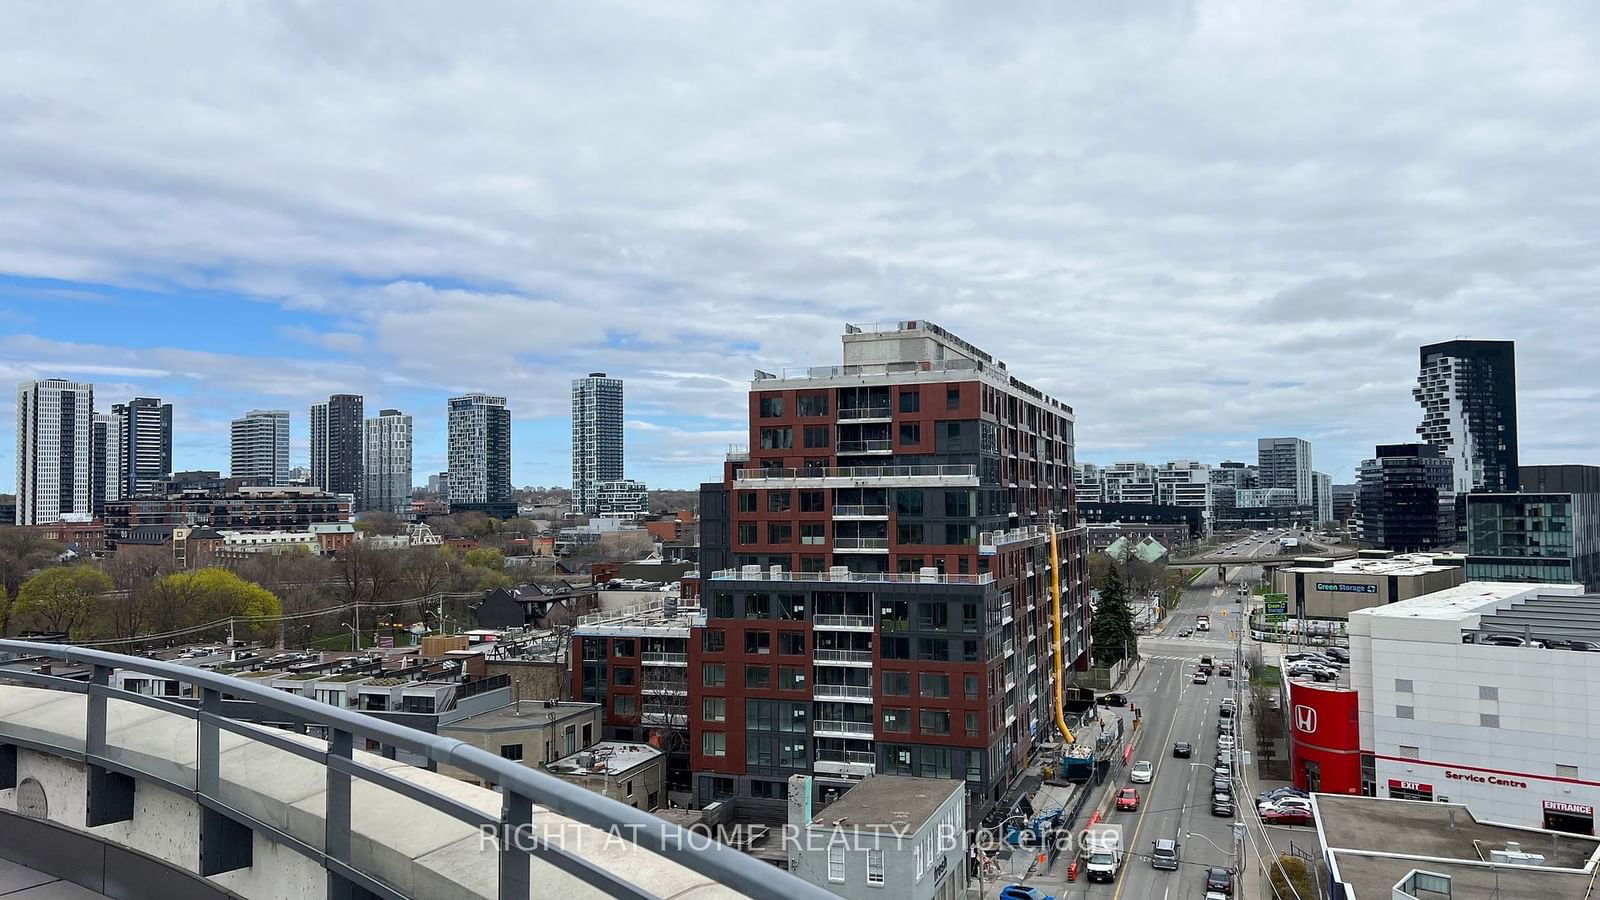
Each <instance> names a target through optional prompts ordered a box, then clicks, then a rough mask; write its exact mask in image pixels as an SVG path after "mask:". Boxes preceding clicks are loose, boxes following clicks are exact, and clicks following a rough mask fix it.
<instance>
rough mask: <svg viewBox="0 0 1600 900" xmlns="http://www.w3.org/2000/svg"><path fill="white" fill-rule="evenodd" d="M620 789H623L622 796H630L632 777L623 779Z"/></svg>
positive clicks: (631, 794) (631, 792) (631, 793)
mask: <svg viewBox="0 0 1600 900" xmlns="http://www.w3.org/2000/svg"><path fill="white" fill-rule="evenodd" d="M622 790H623V796H626V797H632V796H633V779H631V778H630V779H628V780H627V781H624V782H623V783H622Z"/></svg>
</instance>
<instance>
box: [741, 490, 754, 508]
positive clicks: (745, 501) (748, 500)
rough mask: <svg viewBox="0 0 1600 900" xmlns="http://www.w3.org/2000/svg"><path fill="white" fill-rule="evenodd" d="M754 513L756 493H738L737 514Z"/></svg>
mask: <svg viewBox="0 0 1600 900" xmlns="http://www.w3.org/2000/svg"><path fill="white" fill-rule="evenodd" d="M755 511H756V492H755V491H740V492H739V512H742V513H753V512H755Z"/></svg>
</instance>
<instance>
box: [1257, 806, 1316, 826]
mask: <svg viewBox="0 0 1600 900" xmlns="http://www.w3.org/2000/svg"><path fill="white" fill-rule="evenodd" d="M1261 821H1263V822H1265V823H1267V824H1268V825H1313V824H1315V823H1316V820H1315V819H1313V818H1312V817H1311V810H1309V809H1295V808H1293V807H1290V808H1288V809H1269V810H1267V811H1266V812H1264V813H1262V814H1261Z"/></svg>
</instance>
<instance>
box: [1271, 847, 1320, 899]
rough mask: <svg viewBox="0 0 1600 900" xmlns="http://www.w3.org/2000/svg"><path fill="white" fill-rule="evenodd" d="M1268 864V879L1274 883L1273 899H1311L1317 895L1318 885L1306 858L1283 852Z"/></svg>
mask: <svg viewBox="0 0 1600 900" xmlns="http://www.w3.org/2000/svg"><path fill="white" fill-rule="evenodd" d="M1268 865H1269V868H1268V869H1267V880H1268V881H1269V882H1271V883H1272V897H1273V900H1297V898H1298V900H1310V898H1314V897H1316V896H1317V886H1316V883H1315V882H1314V881H1313V879H1312V877H1311V868H1310V867H1309V866H1307V865H1306V861H1305V860H1303V859H1301V858H1300V857H1298V856H1295V855H1293V854H1291V853H1281V854H1279V855H1278V858H1277V860H1276V861H1275V862H1272V863H1269V864H1268Z"/></svg>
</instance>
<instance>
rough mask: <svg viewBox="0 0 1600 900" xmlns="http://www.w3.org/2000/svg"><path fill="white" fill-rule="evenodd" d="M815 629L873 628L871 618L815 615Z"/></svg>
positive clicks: (812, 619) (813, 618)
mask: <svg viewBox="0 0 1600 900" xmlns="http://www.w3.org/2000/svg"><path fill="white" fill-rule="evenodd" d="M811 626H812V627H813V628H865V629H868V630H870V629H871V628H872V617H871V616H829V615H815V616H812V617H811Z"/></svg>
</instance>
